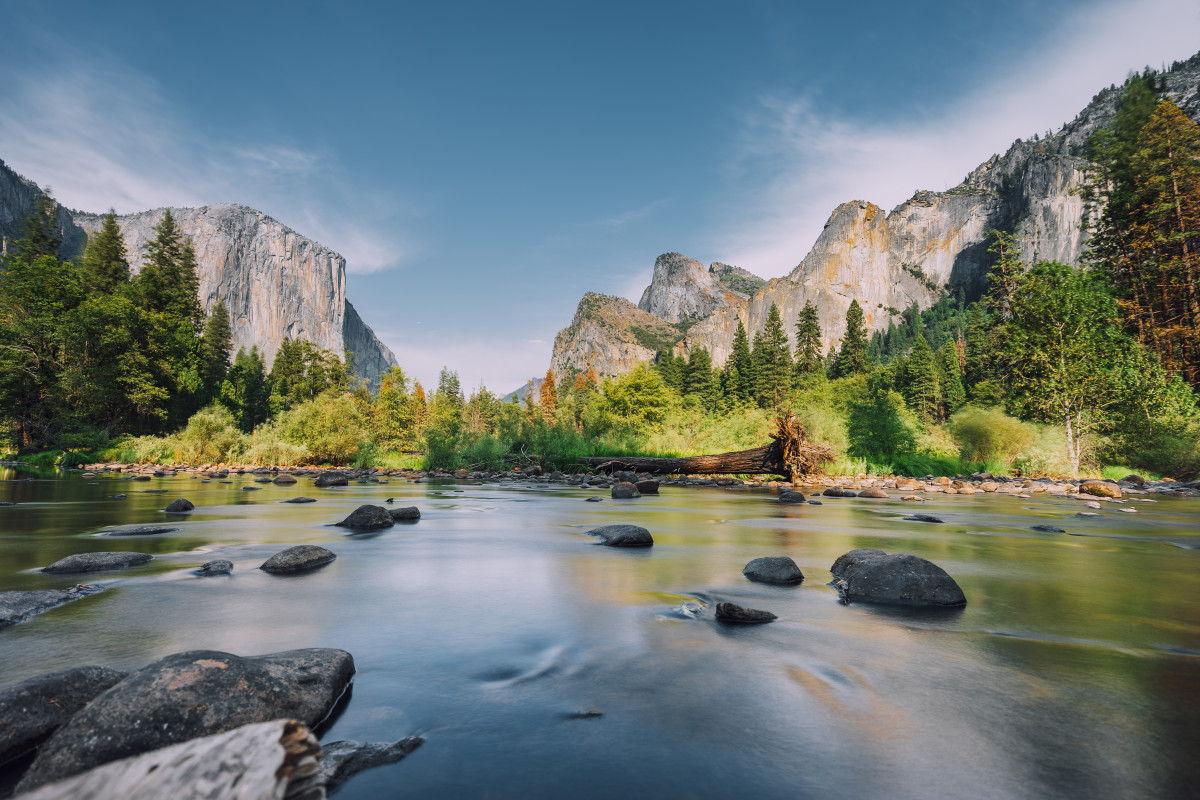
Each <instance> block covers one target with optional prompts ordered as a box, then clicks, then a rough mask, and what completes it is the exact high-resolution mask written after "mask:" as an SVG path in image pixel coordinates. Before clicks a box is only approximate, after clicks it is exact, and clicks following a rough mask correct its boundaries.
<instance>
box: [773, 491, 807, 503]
mask: <svg viewBox="0 0 1200 800" xmlns="http://www.w3.org/2000/svg"><path fill="white" fill-rule="evenodd" d="M779 502H781V503H803V502H804V495H802V494H800V493H799V492H780V493H779Z"/></svg>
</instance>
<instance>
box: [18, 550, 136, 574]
mask: <svg viewBox="0 0 1200 800" xmlns="http://www.w3.org/2000/svg"><path fill="white" fill-rule="evenodd" d="M152 558H154V556H152V555H150V554H149V553H76V554H75V555H73V556H67V557H66V558H60V559H59V560H58V561H55V562H54V563H53V564H51V565H50V566H48V567H42V572H46V573H50V574H52V575H57V574H60V573H65V572H98V571H100V570H105V569H124V568H125V567H132V566H135V565H137V564H145V563H146V562H147V561H149V560H151V559H152Z"/></svg>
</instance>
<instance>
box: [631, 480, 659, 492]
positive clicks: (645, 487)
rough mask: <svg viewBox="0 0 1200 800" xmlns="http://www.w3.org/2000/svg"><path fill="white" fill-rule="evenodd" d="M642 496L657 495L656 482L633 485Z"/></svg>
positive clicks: (648, 481)
mask: <svg viewBox="0 0 1200 800" xmlns="http://www.w3.org/2000/svg"><path fill="white" fill-rule="evenodd" d="M634 486H636V487H637V490H638V491H639V492H641V493H642V494H658V481H655V480H644V481H638V482H637V483H635V484H634Z"/></svg>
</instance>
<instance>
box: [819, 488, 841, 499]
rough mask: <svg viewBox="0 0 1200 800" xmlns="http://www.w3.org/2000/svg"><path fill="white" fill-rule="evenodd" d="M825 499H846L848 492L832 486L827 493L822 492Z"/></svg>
mask: <svg viewBox="0 0 1200 800" xmlns="http://www.w3.org/2000/svg"><path fill="white" fill-rule="evenodd" d="M821 494H822V495H824V496H825V497H844V496H845V495H846V492H845V490H844V489H842V487H840V486H830V487H829V488H828V489H826V490H825V491H823V492H821Z"/></svg>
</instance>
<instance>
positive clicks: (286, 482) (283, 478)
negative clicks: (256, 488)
mask: <svg viewBox="0 0 1200 800" xmlns="http://www.w3.org/2000/svg"><path fill="white" fill-rule="evenodd" d="M295 482H296V479H295V477H293V476H292V475H288V474H287V473H286V472H281V473H280V474H278V475H276V476H275V480H274V483H275V485H276V486H291V485H292V484H293V483H295Z"/></svg>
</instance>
